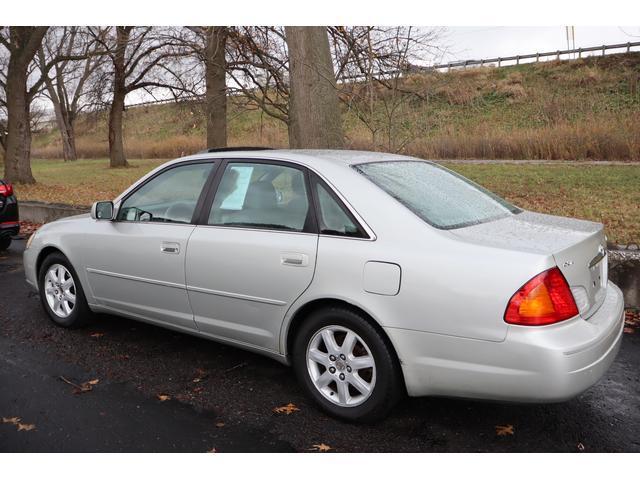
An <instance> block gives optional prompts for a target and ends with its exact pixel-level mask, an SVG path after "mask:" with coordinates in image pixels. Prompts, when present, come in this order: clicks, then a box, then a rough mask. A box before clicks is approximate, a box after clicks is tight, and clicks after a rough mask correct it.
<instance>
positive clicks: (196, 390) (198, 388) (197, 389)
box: [192, 387, 204, 393]
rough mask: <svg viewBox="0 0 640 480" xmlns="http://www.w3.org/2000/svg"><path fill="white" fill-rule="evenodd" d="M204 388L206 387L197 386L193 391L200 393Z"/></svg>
mask: <svg viewBox="0 0 640 480" xmlns="http://www.w3.org/2000/svg"><path fill="white" fill-rule="evenodd" d="M202 390H204V388H202V387H195V388H194V389H193V390H192V391H193V393H200V392H202Z"/></svg>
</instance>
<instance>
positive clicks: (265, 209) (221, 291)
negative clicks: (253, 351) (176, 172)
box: [186, 160, 318, 351]
mask: <svg viewBox="0 0 640 480" xmlns="http://www.w3.org/2000/svg"><path fill="white" fill-rule="evenodd" d="M216 177H218V178H216V180H215V182H214V188H213V189H212V191H211V194H210V196H209V197H210V198H209V201H208V202H207V204H208V209H207V208H205V209H204V210H203V216H202V218H201V221H200V222H199V223H201V225H198V226H197V227H196V228H195V230H194V232H193V233H192V235H191V238H190V239H189V245H188V251H187V257H186V275H187V291H188V294H189V301H190V303H191V307H192V309H193V313H194V315H195V321H196V323H197V325H198V328H199V329H200V331H202V332H203V333H207V334H209V335H212V336H214V337H217V338H221V339H228V340H233V341H235V342H240V343H245V344H249V345H252V346H257V347H261V348H264V349H267V350H272V351H277V350H278V348H279V334H280V328H281V325H282V321H283V318H284V316H285V313H286V311H287V310H288V308H289V307H290V306H291V304H292V303H293V302H294V301H295V300H296V299H297V298H298V297H299V296H300V295H301V294H302V293H303V292H304V290H305V289H306V288H307V287H308V286H309V284H310V283H311V280H312V278H313V273H314V269H315V263H316V251H317V245H318V235H317V227H316V220H315V213H314V209H313V208H312V201H311V199H310V196H309V192H310V188H309V178H308V172H307V171H306V169H304V168H303V167H299V166H296V165H294V164H288V163H286V162H275V161H263V160H247V161H238V160H233V161H231V160H229V161H226V162H225V163H224V164H223V165H221V167H220V170H219V172H218V174H217V175H216Z"/></svg>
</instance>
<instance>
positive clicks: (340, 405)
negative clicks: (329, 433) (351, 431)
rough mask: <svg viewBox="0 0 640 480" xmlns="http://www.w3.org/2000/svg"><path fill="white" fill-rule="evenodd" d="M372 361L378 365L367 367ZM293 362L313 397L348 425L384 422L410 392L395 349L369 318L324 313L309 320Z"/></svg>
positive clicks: (298, 336)
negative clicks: (403, 396)
mask: <svg viewBox="0 0 640 480" xmlns="http://www.w3.org/2000/svg"><path fill="white" fill-rule="evenodd" d="M354 336H355V337H356V338H355V340H354ZM331 337H333V340H335V342H334V341H333V340H331ZM348 338H349V340H348ZM325 339H326V340H327V341H328V343H329V344H332V346H331V347H328V346H327V343H326V341H325ZM347 343H348V344H349V345H346V344H347ZM351 344H354V345H355V346H353V347H350V345H351ZM336 347H338V349H337V350H336ZM343 355H344V356H343ZM371 359H373V366H372V367H370V368H367V365H369V364H370V363H371ZM292 361H293V368H294V369H295V372H296V375H297V377H298V380H299V381H300V383H301V384H302V386H303V387H304V389H305V390H306V392H307V394H308V395H309V396H310V397H312V398H313V399H314V400H315V401H316V402H317V403H318V405H319V406H320V407H321V408H322V409H323V410H324V411H325V412H327V413H329V414H330V415H332V416H334V417H337V418H340V419H342V420H347V421H351V422H362V423H370V422H374V421H377V420H380V419H382V418H384V417H385V416H386V415H387V414H388V413H389V411H390V410H391V409H392V408H393V406H394V405H395V404H396V403H397V402H398V400H399V399H400V397H401V396H402V392H403V391H404V388H403V385H404V384H403V382H402V372H401V370H400V366H399V363H398V360H397V357H396V355H395V352H394V351H393V350H392V347H391V346H390V345H389V344H388V342H387V341H386V339H385V338H384V337H383V335H382V334H381V333H380V332H378V330H377V329H376V328H375V327H374V326H373V325H372V324H371V323H370V321H369V320H368V319H367V318H365V317H364V316H363V315H362V314H360V313H358V312H356V311H354V310H351V309H349V308H345V307H341V306H335V307H329V308H324V309H321V310H317V311H315V312H312V313H311V314H310V315H309V316H308V317H306V318H305V319H304V321H303V323H302V325H301V326H300V328H298V329H297V331H296V333H295V338H294V342H293V354H292ZM363 367H364V368H363ZM362 381H364V383H363V382H362ZM327 382H329V383H327ZM345 384H346V387H345ZM367 386H368V387H369V391H368V392H367V388H366V387H367ZM345 388H346V390H345Z"/></svg>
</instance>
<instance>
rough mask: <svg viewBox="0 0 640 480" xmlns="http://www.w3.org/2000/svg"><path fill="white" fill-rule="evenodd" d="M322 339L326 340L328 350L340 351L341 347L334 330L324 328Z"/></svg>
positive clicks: (331, 351)
mask: <svg viewBox="0 0 640 480" xmlns="http://www.w3.org/2000/svg"><path fill="white" fill-rule="evenodd" d="M322 340H323V341H324V345H325V347H327V351H328V352H329V353H334V354H335V353H338V352H339V351H340V347H339V346H338V343H337V342H336V337H335V336H334V335H333V331H332V330H323V331H322Z"/></svg>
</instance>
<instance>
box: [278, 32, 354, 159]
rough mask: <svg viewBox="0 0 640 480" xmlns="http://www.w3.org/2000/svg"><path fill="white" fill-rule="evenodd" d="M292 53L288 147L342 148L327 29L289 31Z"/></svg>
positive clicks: (342, 137) (342, 141) (340, 126)
mask: <svg viewBox="0 0 640 480" xmlns="http://www.w3.org/2000/svg"><path fill="white" fill-rule="evenodd" d="M286 40H287V46H288V49H289V79H290V88H291V96H290V100H289V102H290V103H289V146H290V147H291V148H340V147H342V146H343V144H344V136H343V133H342V117H341V115H340V109H339V106H338V94H337V89H336V78H335V74H334V71H333V63H332V60H331V51H330V49H329V38H328V35H327V29H326V27H286Z"/></svg>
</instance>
